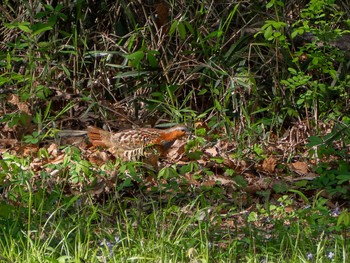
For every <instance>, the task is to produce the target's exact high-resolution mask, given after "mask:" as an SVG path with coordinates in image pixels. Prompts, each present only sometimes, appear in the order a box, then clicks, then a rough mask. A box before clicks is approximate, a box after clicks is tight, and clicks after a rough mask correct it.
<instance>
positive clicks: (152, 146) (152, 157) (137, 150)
mask: <svg viewBox="0 0 350 263" xmlns="http://www.w3.org/2000/svg"><path fill="white" fill-rule="evenodd" d="M87 133H88V138H89V141H90V142H91V144H92V145H93V146H101V147H104V148H106V149H107V150H108V151H109V152H110V153H111V154H112V155H114V156H115V157H116V158H120V159H122V160H123V161H138V160H140V159H141V160H146V162H147V160H148V161H149V162H148V163H151V164H152V165H155V163H156V162H158V159H159V157H165V156H166V153H167V151H168V150H169V149H170V147H171V146H172V145H173V143H174V142H175V141H176V140H177V139H180V138H182V137H184V136H186V135H188V134H189V129H188V127H187V126H185V125H176V126H174V127H171V128H169V129H156V128H136V129H127V130H122V131H119V132H116V133H113V132H109V131H105V130H102V129H100V128H97V127H94V126H88V127H87Z"/></svg>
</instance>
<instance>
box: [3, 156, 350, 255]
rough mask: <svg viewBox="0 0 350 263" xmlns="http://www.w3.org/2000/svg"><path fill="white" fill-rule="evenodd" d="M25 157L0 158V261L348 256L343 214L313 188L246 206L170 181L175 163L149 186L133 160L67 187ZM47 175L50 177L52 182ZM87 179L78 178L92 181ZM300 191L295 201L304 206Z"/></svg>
mask: <svg viewBox="0 0 350 263" xmlns="http://www.w3.org/2000/svg"><path fill="white" fill-rule="evenodd" d="M31 160H32V157H27V158H18V157H12V158H11V155H5V158H4V160H2V161H1V165H2V167H4V168H5V169H9V170H11V171H12V173H11V177H8V178H7V179H6V180H5V181H6V183H5V184H4V185H3V186H2V188H1V191H2V195H3V197H4V199H3V200H2V201H1V202H0V224H1V233H0V251H1V258H0V261H3V262H128V261H131V262H262V261H264V262H346V261H347V259H348V254H347V251H348V250H349V244H348V242H347V238H348V234H347V230H348V227H349V222H350V220H349V219H350V217H349V214H348V213H346V211H344V212H343V213H342V214H340V211H339V208H334V209H330V208H329V207H328V206H327V199H326V198H323V197H322V196H321V195H316V196H315V197H314V198H313V199H308V198H307V197H306V196H305V195H304V194H303V193H302V192H299V191H296V190H295V191H290V192H286V193H285V194H283V195H281V196H280V198H278V199H276V200H275V199H265V201H264V202H261V204H260V202H257V203H255V205H254V206H250V207H247V205H246V204H244V203H241V202H240V201H238V200H239V199H232V198H229V197H228V196H227V194H225V192H224V190H223V189H221V193H219V192H218V189H219V188H216V190H215V187H202V188H201V187H193V186H190V185H187V186H186V185H185V184H181V181H177V183H176V181H174V179H176V178H179V174H178V172H176V169H173V170H172V171H173V172H172V176H165V174H166V173H165V172H160V173H159V175H162V177H161V178H162V183H161V184H160V185H158V186H157V187H156V186H153V187H151V188H149V187H147V182H146V180H145V174H144V173H142V172H141V173H138V172H137V168H136V169H135V170H132V169H131V170H127V169H128V168H131V166H130V164H131V163H129V164H126V166H125V167H123V165H121V166H119V167H120V169H121V170H119V171H116V176H117V177H118V178H119V180H120V181H119V184H115V185H114V186H113V187H111V188H109V190H108V191H105V192H104V193H102V194H98V193H93V192H92V193H89V192H87V191H85V189H83V190H82V191H81V192H75V193H72V192H70V191H67V186H70V184H73V183H77V182H78V183H79V182H83V180H80V181H75V180H73V181H69V180H68V181H64V180H62V181H61V180H59V178H58V177H59V176H57V174H56V177H55V175H53V174H52V173H51V174H50V173H47V172H45V171H42V172H41V173H40V177H41V178H43V180H35V181H34V180H33V175H34V174H36V172H35V171H33V170H32V169H31V168H29V169H23V167H28V163H30V161H31ZM5 163H6V164H5ZM115 165H116V164H115V163H113V164H112V163H111V164H107V165H106V166H103V167H102V168H100V169H99V170H98V171H97V170H93V169H92V170H91V171H94V173H95V176H96V177H97V176H98V174H97V172H98V173H100V174H102V175H104V176H106V175H105V174H104V173H106V174H108V173H110V169H111V167H117V166H115ZM5 166H7V167H5ZM75 166H79V164H76V163H75V162H71V164H70V166H69V168H68V169H67V167H64V164H61V166H60V168H61V170H62V171H66V172H67V173H68V174H69V175H74V174H75V173H76V171H77V169H76V167H75ZM132 166H133V167H135V164H132ZM58 168H59V167H58V166H56V167H55V169H58ZM9 170H8V171H9ZM8 171H7V172H8ZM121 171H122V173H121ZM85 173H86V170H79V172H78V175H80V176H81V177H84V176H87V174H85ZM2 175H3V174H2ZM132 175H133V176H132ZM153 176H154V174H153ZM50 178H51V179H54V180H55V181H56V183H55V184H52V180H49V179H50ZM55 178H56V179H55ZM130 178H131V180H128V179H130ZM44 179H45V180H44ZM85 179H86V181H85V183H86V182H87V181H89V180H90V179H88V178H85ZM159 180H161V179H159ZM50 182H51V183H50ZM257 200H259V199H257ZM298 200H303V202H302V203H303V205H302V206H301V205H300V201H298ZM242 251H244V253H242Z"/></svg>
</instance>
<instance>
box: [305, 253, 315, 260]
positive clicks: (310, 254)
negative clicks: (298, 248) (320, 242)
mask: <svg viewBox="0 0 350 263" xmlns="http://www.w3.org/2000/svg"><path fill="white" fill-rule="evenodd" d="M306 258H307V260H311V259H313V258H314V254H312V253H310V252H309V253H307V254H306Z"/></svg>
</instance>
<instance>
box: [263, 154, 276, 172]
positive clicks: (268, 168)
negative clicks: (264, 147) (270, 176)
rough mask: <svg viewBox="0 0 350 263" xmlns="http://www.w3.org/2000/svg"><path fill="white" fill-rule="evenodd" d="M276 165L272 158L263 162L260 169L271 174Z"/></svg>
mask: <svg viewBox="0 0 350 263" xmlns="http://www.w3.org/2000/svg"><path fill="white" fill-rule="evenodd" d="M276 165H277V160H276V159H275V158H274V157H269V158H267V159H265V160H264V161H263V164H262V169H263V171H265V172H268V173H273V172H274V171H275V168H276Z"/></svg>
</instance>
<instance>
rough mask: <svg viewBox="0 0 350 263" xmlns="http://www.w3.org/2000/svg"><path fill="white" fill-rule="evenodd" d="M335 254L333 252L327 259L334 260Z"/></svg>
mask: <svg viewBox="0 0 350 263" xmlns="http://www.w3.org/2000/svg"><path fill="white" fill-rule="evenodd" d="M334 256H335V254H334V253H333V252H332V251H331V252H329V253H328V255H327V258H328V259H330V260H332V259H333V258H334Z"/></svg>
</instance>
